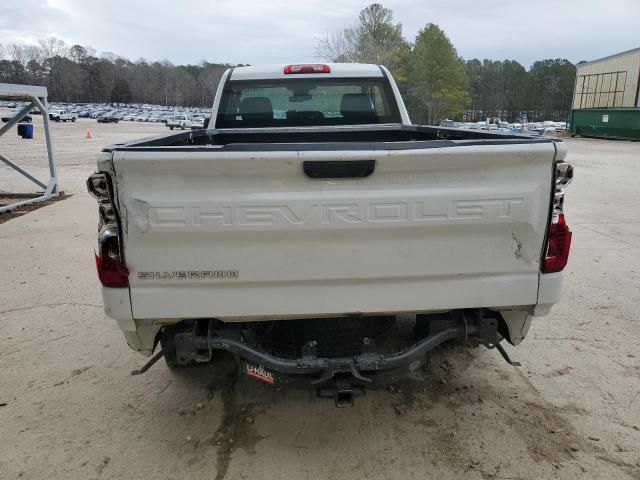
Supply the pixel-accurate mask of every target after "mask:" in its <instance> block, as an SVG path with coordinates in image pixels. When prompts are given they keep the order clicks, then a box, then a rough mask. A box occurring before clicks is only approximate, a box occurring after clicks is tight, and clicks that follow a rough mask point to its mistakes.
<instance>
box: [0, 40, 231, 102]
mask: <svg viewBox="0 0 640 480" xmlns="http://www.w3.org/2000/svg"><path fill="white" fill-rule="evenodd" d="M229 66H230V65H227V64H216V63H209V62H206V61H203V62H201V63H200V64H199V65H178V66H176V65H173V64H172V63H171V62H169V61H168V60H163V61H161V62H157V61H156V62H150V61H147V60H146V59H139V60H137V61H135V62H132V61H130V60H127V59H126V58H123V57H120V56H118V55H115V54H113V53H110V52H105V53H102V54H100V55H98V54H97V53H96V50H95V49H94V48H92V47H85V46H82V45H72V46H69V45H67V44H65V42H63V41H62V40H59V39H55V38H47V39H46V40H40V41H39V42H38V45H19V44H9V45H5V46H4V47H3V46H2V45H0V82H5V83H21V84H31V85H44V86H46V87H47V90H48V94H49V101H53V102H70V103H108V102H118V103H151V104H159V105H174V106H210V105H212V104H213V96H214V94H215V88H216V86H217V85H218V82H219V81H220V78H221V77H222V74H223V73H224V71H225V70H226V69H227V68H229Z"/></svg>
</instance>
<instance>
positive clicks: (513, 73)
mask: <svg viewBox="0 0 640 480" xmlns="http://www.w3.org/2000/svg"><path fill="white" fill-rule="evenodd" d="M316 56H317V57H318V58H323V59H325V60H327V61H334V62H363V63H378V64H383V65H385V66H387V67H388V68H389V69H390V70H391V72H392V74H393V76H394V78H395V79H396V81H397V82H398V87H399V88H400V91H401V92H402V94H403V98H404V100H405V104H406V106H407V109H408V110H409V113H410V115H411V117H412V119H413V121H414V122H416V123H428V124H434V123H437V122H438V121H440V120H443V119H445V118H451V119H454V120H468V121H476V120H484V119H485V118H487V117H500V118H502V119H505V120H509V121H517V120H519V119H520V118H521V115H522V114H523V113H525V112H526V115H527V118H528V119H529V120H530V121H538V120H560V121H561V120H566V118H567V116H568V114H569V110H570V108H571V99H572V95H573V86H574V81H575V75H576V67H575V65H573V64H572V63H571V62H569V61H568V60H566V59H547V60H540V61H537V62H534V63H533V65H532V66H531V68H530V69H528V70H527V69H526V68H524V67H523V66H522V65H521V64H520V63H518V62H516V61H514V60H504V61H499V60H498V61H493V60H486V59H485V60H482V61H480V60H478V59H472V60H466V61H465V60H464V59H463V58H462V57H460V56H459V55H458V53H457V51H456V49H455V47H454V46H453V44H452V42H451V41H450V40H449V38H448V37H447V35H446V34H445V33H444V31H442V29H440V27H438V26H437V25H435V24H433V23H427V24H426V25H425V27H424V28H422V29H421V30H420V31H419V32H418V34H417V36H416V38H415V40H414V41H413V42H410V41H408V40H406V39H405V38H404V36H403V34H402V24H400V23H395V22H394V20H393V12H392V11H391V10H390V9H388V8H384V7H383V6H382V5H380V4H377V3H374V4H371V5H369V6H368V7H366V8H365V9H363V10H362V11H361V12H360V15H359V17H358V19H357V21H356V23H355V24H354V25H353V26H351V27H348V28H346V29H344V30H343V31H341V32H335V33H332V34H328V35H326V36H325V37H324V38H323V39H322V40H321V41H320V42H319V44H318V45H317V47H316Z"/></svg>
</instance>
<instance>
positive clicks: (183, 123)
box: [167, 115, 191, 130]
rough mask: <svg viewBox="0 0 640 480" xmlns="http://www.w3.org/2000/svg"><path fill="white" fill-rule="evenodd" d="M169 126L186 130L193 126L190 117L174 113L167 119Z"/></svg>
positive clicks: (171, 128)
mask: <svg viewBox="0 0 640 480" xmlns="http://www.w3.org/2000/svg"><path fill="white" fill-rule="evenodd" d="M167 127H169V130H173V129H174V128H179V129H181V130H185V129H187V128H191V120H189V117H187V116H186V115H174V116H173V117H171V118H170V119H169V120H167Z"/></svg>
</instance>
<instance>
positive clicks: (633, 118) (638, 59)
mask: <svg viewBox="0 0 640 480" xmlns="http://www.w3.org/2000/svg"><path fill="white" fill-rule="evenodd" d="M569 123H570V125H571V134H572V135H582V136H585V137H605V138H626V139H637V140H640V48H636V49H633V50H629V51H627V52H622V53H618V54H616V55H611V56H609V57H605V58H601V59H598V60H594V61H592V62H586V63H582V64H580V65H578V66H577V72H576V83H575V88H574V91H573V105H572V109H571V116H570V118H569Z"/></svg>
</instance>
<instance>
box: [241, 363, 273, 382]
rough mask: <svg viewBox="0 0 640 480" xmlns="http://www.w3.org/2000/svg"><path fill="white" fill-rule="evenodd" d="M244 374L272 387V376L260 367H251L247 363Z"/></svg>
mask: <svg viewBox="0 0 640 480" xmlns="http://www.w3.org/2000/svg"><path fill="white" fill-rule="evenodd" d="M245 373H246V374H247V375H249V376H250V377H253V378H257V379H258V380H260V381H262V382H265V383H268V384H270V385H273V382H274V381H275V379H274V378H273V374H272V373H271V372H269V371H267V370H266V369H265V368H264V367H263V366H262V365H251V364H250V363H247V366H246V369H245Z"/></svg>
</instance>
